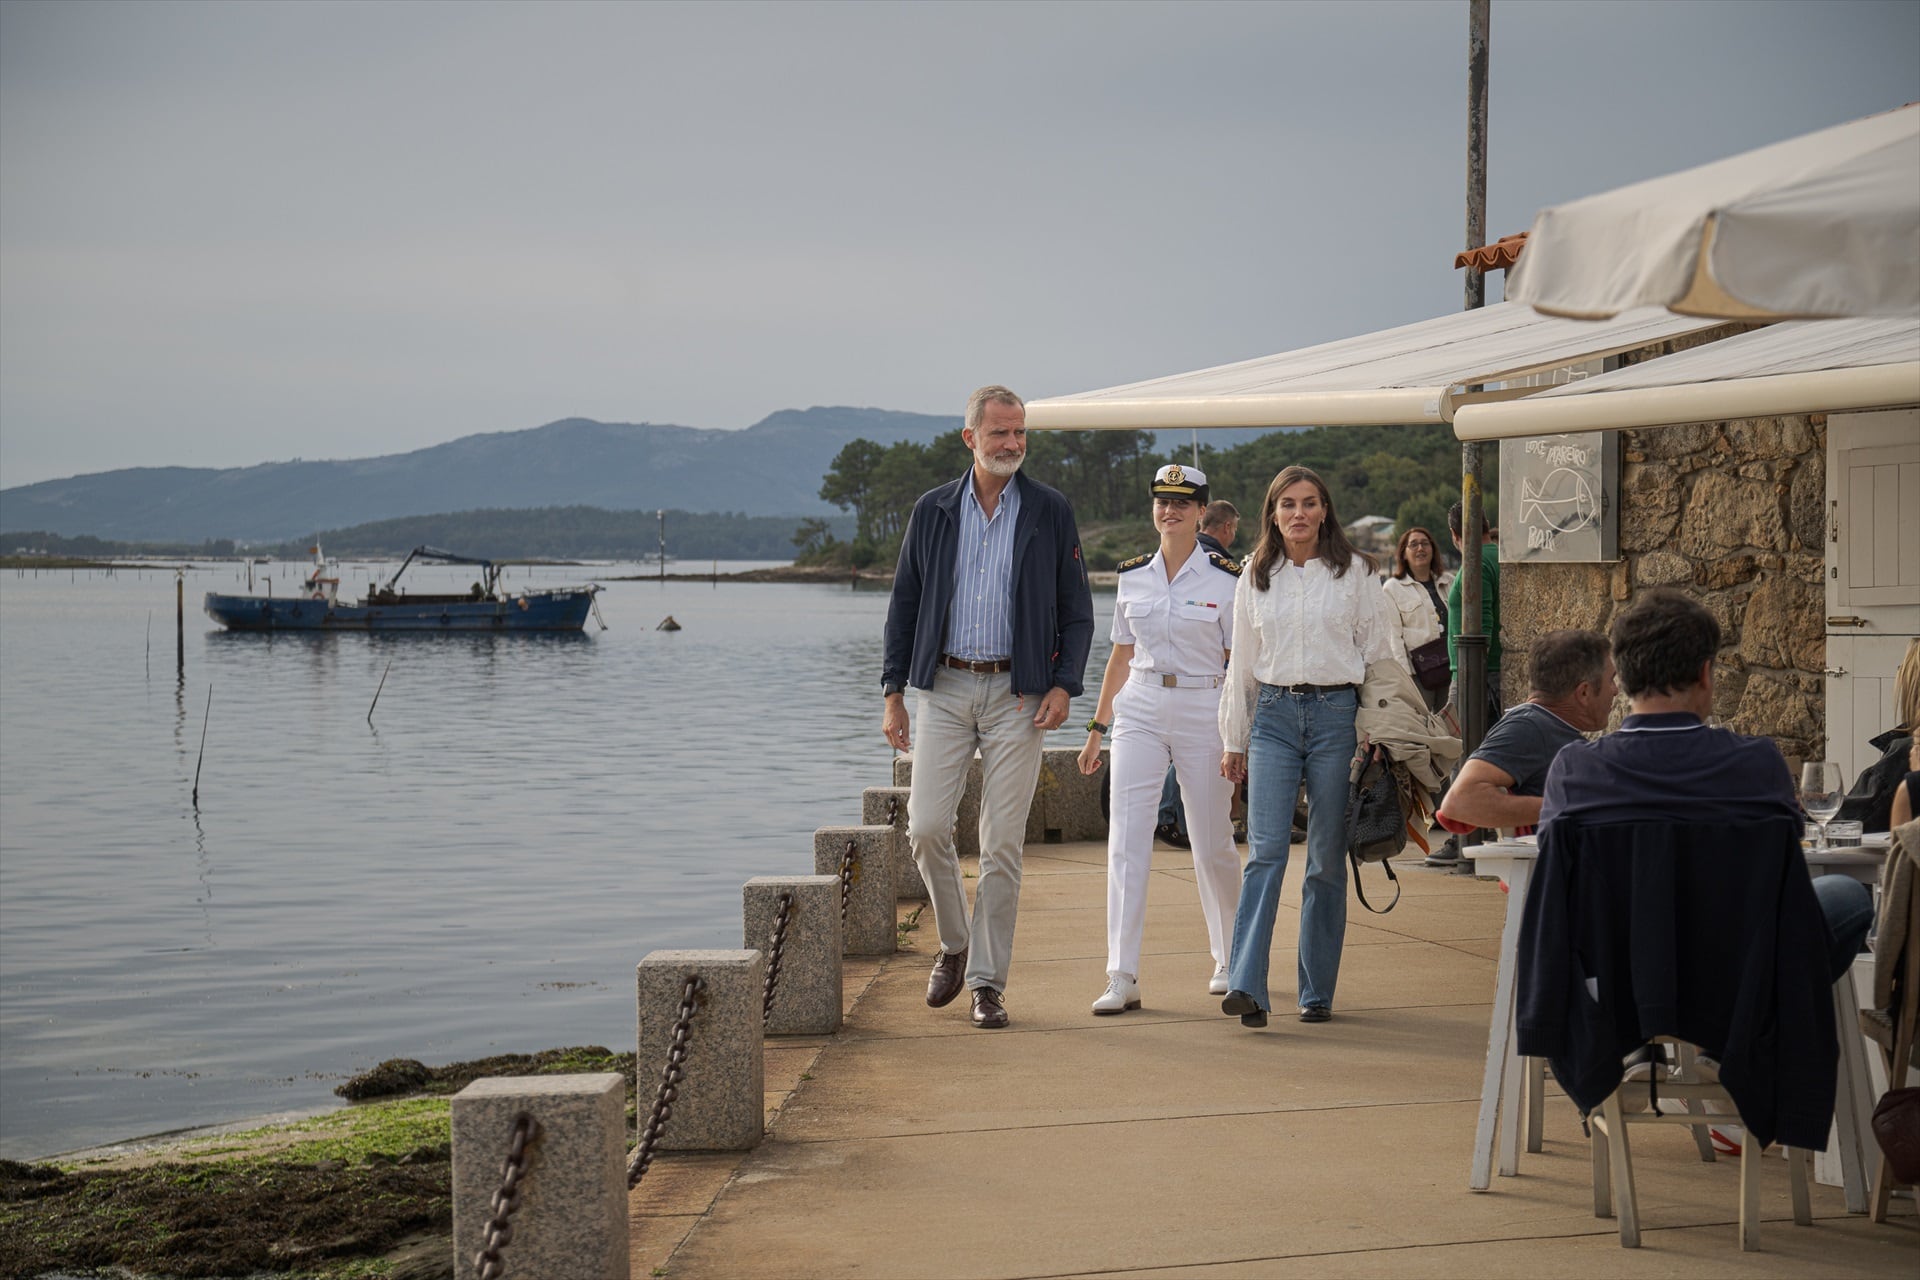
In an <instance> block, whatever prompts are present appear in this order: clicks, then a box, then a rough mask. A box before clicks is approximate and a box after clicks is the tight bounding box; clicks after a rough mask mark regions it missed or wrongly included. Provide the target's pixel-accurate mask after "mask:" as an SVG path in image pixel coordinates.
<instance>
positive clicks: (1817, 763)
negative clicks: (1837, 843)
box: [1800, 760, 1846, 851]
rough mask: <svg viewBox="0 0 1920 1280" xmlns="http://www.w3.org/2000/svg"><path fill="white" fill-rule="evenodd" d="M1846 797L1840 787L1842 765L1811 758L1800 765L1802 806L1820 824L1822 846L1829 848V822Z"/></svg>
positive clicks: (1823, 848) (1822, 847) (1822, 848)
mask: <svg viewBox="0 0 1920 1280" xmlns="http://www.w3.org/2000/svg"><path fill="white" fill-rule="evenodd" d="M1844 799H1846V796H1845V794H1844V793H1843V792H1842V791H1841V789H1840V766H1839V765H1837V764H1835V763H1834V762H1833V761H1831V760H1809V761H1807V762H1806V763H1805V764H1803V765H1801V766H1800V807H1801V808H1802V809H1805V810H1806V811H1807V816H1808V817H1809V818H1812V819H1813V820H1814V821H1815V822H1817V823H1819V824H1820V848H1821V850H1822V851H1825V849H1826V848H1827V824H1828V823H1829V822H1831V821H1833V815H1835V814H1836V813H1839V812H1840V802H1841V801H1842V800H1844Z"/></svg>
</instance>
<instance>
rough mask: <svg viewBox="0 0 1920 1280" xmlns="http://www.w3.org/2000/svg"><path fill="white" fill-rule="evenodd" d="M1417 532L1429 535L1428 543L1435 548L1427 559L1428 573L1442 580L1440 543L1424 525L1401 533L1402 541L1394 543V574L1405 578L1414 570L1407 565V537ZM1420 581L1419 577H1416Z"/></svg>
mask: <svg viewBox="0 0 1920 1280" xmlns="http://www.w3.org/2000/svg"><path fill="white" fill-rule="evenodd" d="M1416 533H1424V534H1426V535H1427V545H1428V546H1429V547H1432V548H1433V555H1432V557H1431V558H1429V559H1428V561H1427V573H1428V574H1429V575H1430V576H1431V578H1432V580H1433V581H1435V582H1438V581H1439V580H1440V544H1439V543H1438V542H1435V541H1434V540H1433V534H1432V533H1431V532H1430V531H1429V530H1428V529H1427V528H1426V527H1425V526H1424V525H1415V526H1413V528H1411V529H1409V530H1407V531H1406V532H1405V533H1403V534H1401V535H1400V541H1398V542H1396V543H1394V544H1393V576H1394V577H1396V578H1404V577H1406V576H1407V575H1408V574H1409V573H1411V572H1412V570H1411V569H1409V568H1408V567H1407V539H1408V538H1411V537H1412V536H1413V535H1414V534H1416ZM1416 581H1418V579H1416Z"/></svg>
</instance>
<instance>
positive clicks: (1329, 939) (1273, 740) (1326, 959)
mask: <svg viewBox="0 0 1920 1280" xmlns="http://www.w3.org/2000/svg"><path fill="white" fill-rule="evenodd" d="M1358 705H1359V702H1358V699H1357V698H1356V697H1355V695H1354V691H1353V690H1351V689H1341V690H1337V691H1335V692H1333V693H1284V692H1282V691H1281V690H1279V689H1277V688H1275V687H1274V686H1272V685H1265V684H1263V685H1261V686H1260V696H1259V700H1258V702H1257V704H1256V705H1255V707H1254V711H1253V733H1252V738H1251V740H1250V741H1249V742H1248V744H1247V845H1248V847H1249V848H1250V849H1251V850H1252V857H1250V858H1249V859H1248V860H1247V869H1246V871H1245V872H1244V873H1243V874H1242V876H1241V881H1240V907H1239V910H1238V911H1237V912H1236V913H1235V916H1234V921H1233V959H1232V961H1231V962H1230V964H1229V966H1228V982H1229V984H1230V985H1231V986H1232V987H1233V989H1234V990H1235V991H1244V992H1246V993H1247V994H1248V995H1251V996H1252V997H1253V998H1254V999H1255V1000H1257V1001H1259V1003H1260V1007H1261V1008H1262V1009H1271V1008H1272V1004H1271V1002H1270V1001H1269V999H1268V996H1267V952H1268V951H1269V950H1271V949H1272V946H1273V918H1274V913H1275V911H1276V910H1277V908H1278V907H1279V903H1280V882H1281V880H1282V879H1283V878H1284V877H1285V875H1286V872H1287V842H1288V840H1289V838H1290V837H1291V835H1292V831H1293V808H1294V800H1295V799H1296V797H1298V795H1299V794H1300V782H1301V779H1302V778H1303V777H1304V778H1305V780H1306V784H1307V813H1308V819H1307V874H1306V879H1305V880H1303V881H1302V882H1301V885H1300V960H1299V984H1300V985H1299V1003H1300V1004H1301V1006H1302V1007H1304V1006H1307V1005H1314V1004H1321V1005H1326V1006H1328V1007H1329V1008H1331V1007H1332V1005H1333V988H1334V984H1335V983H1336V982H1337V981H1338V980H1339V977H1340V948H1341V945H1342V944H1343V943H1344V942H1345V940H1346V932H1347V863H1346V843H1347V773H1348V770H1349V768H1350V767H1351V765H1352V763H1353V750H1354V746H1355V745H1356V740H1355V737H1354V731H1353V714H1354V711H1355V709H1356V708H1357V707H1358Z"/></svg>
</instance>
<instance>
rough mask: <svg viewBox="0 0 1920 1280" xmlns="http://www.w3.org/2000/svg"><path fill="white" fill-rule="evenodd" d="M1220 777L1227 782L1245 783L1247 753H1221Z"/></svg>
mask: <svg viewBox="0 0 1920 1280" xmlns="http://www.w3.org/2000/svg"><path fill="white" fill-rule="evenodd" d="M1220 776H1221V777H1223V778H1225V779H1226V780H1227V781H1228V782H1245V781H1246V780H1247V753H1246V752H1244V751H1227V752H1223V753H1222V754H1221V756H1220Z"/></svg>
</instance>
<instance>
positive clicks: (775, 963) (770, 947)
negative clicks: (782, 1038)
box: [760, 893, 793, 1027]
mask: <svg viewBox="0 0 1920 1280" xmlns="http://www.w3.org/2000/svg"><path fill="white" fill-rule="evenodd" d="M792 922H793V894H791V893H783V894H781V895H780V910H779V912H778V914H776V915H775V916H774V917H773V940H772V941H771V942H769V943H768V944H767V992H766V994H765V995H764V996H762V997H761V998H760V1025H761V1026H762V1027H765V1026H766V1025H767V1023H769V1022H771V1021H772V1020H773V993H774V991H775V990H777V989H778V988H779V986H780V958H781V956H782V955H783V954H784V953H785V952H786V949H787V926H788V925H789V924H791V923H792Z"/></svg>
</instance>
